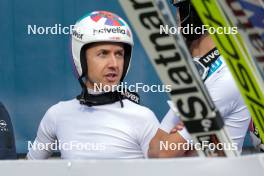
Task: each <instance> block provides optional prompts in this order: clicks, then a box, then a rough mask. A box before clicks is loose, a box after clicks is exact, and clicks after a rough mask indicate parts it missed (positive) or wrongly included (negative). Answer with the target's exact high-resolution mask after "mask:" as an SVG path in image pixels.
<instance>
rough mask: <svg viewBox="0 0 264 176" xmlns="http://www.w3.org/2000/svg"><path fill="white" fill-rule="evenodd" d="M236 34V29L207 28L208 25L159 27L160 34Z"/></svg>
mask: <svg viewBox="0 0 264 176" xmlns="http://www.w3.org/2000/svg"><path fill="white" fill-rule="evenodd" d="M164 33H165V34H173V35H174V34H184V35H185V34H186V35H188V34H199V35H200V34H206V33H209V34H237V33H238V28H237V27H217V28H214V27H209V25H202V26H198V27H194V26H193V24H191V25H190V24H187V26H185V27H181V26H179V27H176V26H173V27H169V26H168V25H160V34H164Z"/></svg>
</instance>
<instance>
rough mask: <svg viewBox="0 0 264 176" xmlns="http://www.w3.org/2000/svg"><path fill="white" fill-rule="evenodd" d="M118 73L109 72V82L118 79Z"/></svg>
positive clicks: (107, 75)
mask: <svg viewBox="0 0 264 176" xmlns="http://www.w3.org/2000/svg"><path fill="white" fill-rule="evenodd" d="M117 76H118V75H117V74H116V73H108V74H106V75H105V77H106V79H107V80H108V81H109V82H114V81H116V80H117Z"/></svg>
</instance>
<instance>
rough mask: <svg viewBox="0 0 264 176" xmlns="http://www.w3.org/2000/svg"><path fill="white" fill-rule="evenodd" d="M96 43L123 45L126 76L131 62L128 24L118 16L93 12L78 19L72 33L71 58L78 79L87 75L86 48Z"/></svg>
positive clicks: (130, 39)
mask: <svg viewBox="0 0 264 176" xmlns="http://www.w3.org/2000/svg"><path fill="white" fill-rule="evenodd" d="M97 42H117V43H123V44H124V49H125V56H124V59H125V60H124V69H123V70H124V71H123V75H122V77H121V80H120V81H123V79H124V77H125V76H126V74H127V72H128V70H129V65H130V61H131V55H132V48H133V45H134V43H133V36H132V32H131V29H130V27H129V26H128V24H127V23H126V22H125V21H124V20H123V19H122V18H120V17H119V16H117V15H116V14H114V13H111V12H107V11H94V12H91V13H89V14H88V15H85V16H84V17H82V18H80V19H79V20H78V21H77V22H76V24H75V26H74V28H73V31H72V41H71V49H72V57H73V62H74V66H75V68H76V70H77V73H78V76H79V78H82V77H85V76H86V75H87V62H86V56H85V50H86V46H88V45H89V44H92V43H97Z"/></svg>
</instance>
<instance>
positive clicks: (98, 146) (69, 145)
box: [28, 141, 106, 151]
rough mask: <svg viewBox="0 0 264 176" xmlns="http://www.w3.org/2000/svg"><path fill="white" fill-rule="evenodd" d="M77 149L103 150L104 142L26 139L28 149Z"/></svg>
mask: <svg viewBox="0 0 264 176" xmlns="http://www.w3.org/2000/svg"><path fill="white" fill-rule="evenodd" d="M30 149H32V150H47V151H48V150H52V151H58V150H64V151H65V150H66V151H69V150H79V151H103V150H106V144H104V143H80V142H78V141H71V142H61V141H55V142H53V143H36V142H34V143H32V142H31V141H28V150H30Z"/></svg>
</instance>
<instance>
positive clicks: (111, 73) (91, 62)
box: [86, 42, 125, 89]
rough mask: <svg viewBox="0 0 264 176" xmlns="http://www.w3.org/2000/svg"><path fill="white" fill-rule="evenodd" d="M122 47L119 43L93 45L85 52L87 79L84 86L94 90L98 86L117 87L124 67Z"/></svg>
mask: <svg viewBox="0 0 264 176" xmlns="http://www.w3.org/2000/svg"><path fill="white" fill-rule="evenodd" d="M124 54H125V50H124V45H123V44H121V43H111V42H105V43H95V44H92V45H91V46H90V47H88V49H87V50H86V60H87V69H88V79H87V82H86V85H87V87H88V88H90V89H94V83H97V84H98V86H99V84H100V83H101V84H102V85H103V86H105V85H108V86H112V85H117V84H118V83H119V81H120V79H121V77H122V73H123V67H124Z"/></svg>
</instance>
